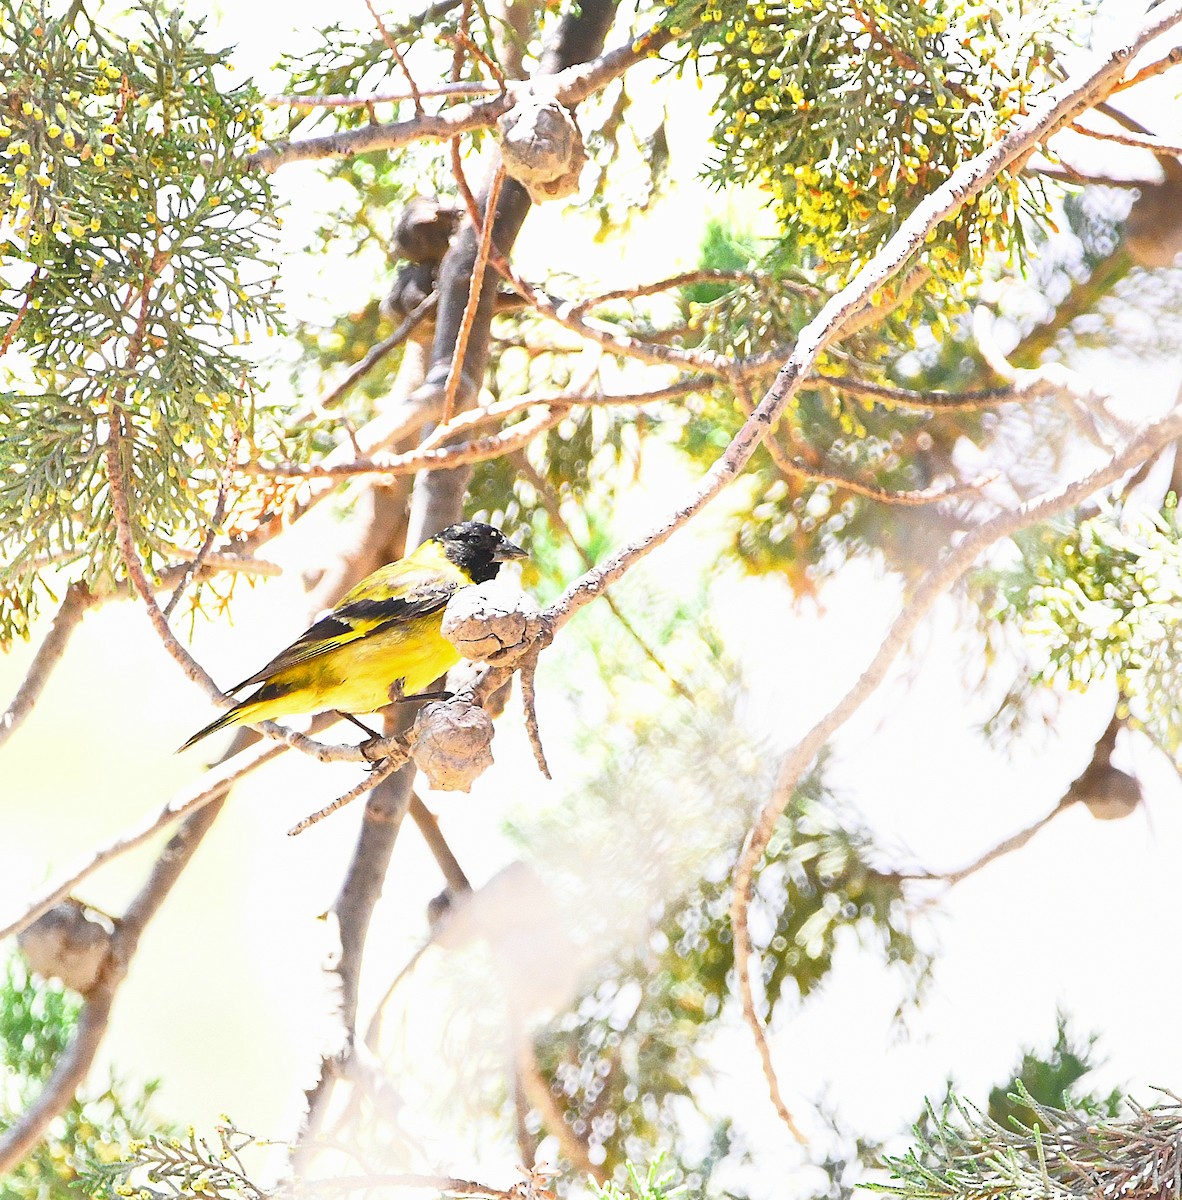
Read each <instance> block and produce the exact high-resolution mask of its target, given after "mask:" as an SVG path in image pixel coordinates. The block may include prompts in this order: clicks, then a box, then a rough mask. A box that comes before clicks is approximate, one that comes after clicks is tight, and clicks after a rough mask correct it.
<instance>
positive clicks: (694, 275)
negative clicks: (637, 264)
mask: <svg viewBox="0 0 1182 1200" xmlns="http://www.w3.org/2000/svg"><path fill="white" fill-rule="evenodd" d="M745 282H746V283H761V282H767V283H774V284H775V285H776V286H777V287H783V288H787V289H788V290H790V291H801V292H804V293H806V294H807V295H809V296H816V295H819V294H820V293H819V289H817V288H814V287H810V286H808V285H807V284H803V283H796V282H795V281H793V280H787V279H776V278H775V277H774V276H772V275H768V274H766V273H764V272H762V271H724V270H720V269H717V268H709V267H703V268H700V269H698V270H696V271H682V272H681V273H680V274H677V275H670V276H669V277H668V278H667V279H658V280H656V281H655V282H653V283H643V284H640V285H639V286H638V287H629V288H615V289H614V290H612V291H610V292H601V293H600V294H599V295H598V296H591V297H589V298H588V299H586V300H580V301H578V303H577V304H575V305H574V306H573V307H572V308H571V309H570V312H571V313H572V314H573V315H574V316H576V317H581V316H583V314H584V313H585V312H586V311H587V310H588V309H589V308H597V307H598V306H599V305H601V304H609V303H611V302H612V301H614V300H639V299H640V298H641V297H643V296H655V295H659V294H660V293H661V292H672V291H675V290H676V289H678V288H683V287H690V286H692V285H693V284H696V283H745Z"/></svg>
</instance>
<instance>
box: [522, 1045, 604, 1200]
mask: <svg viewBox="0 0 1182 1200" xmlns="http://www.w3.org/2000/svg"><path fill="white" fill-rule="evenodd" d="M517 1037H518V1042H519V1047H518V1051H517V1077H518V1079H520V1081H521V1084H522V1090H523V1091H524V1092H525V1098H526V1100H528V1101H529V1104H530V1107H531V1108H533V1110H534V1111H535V1112H536V1113H537V1114H538V1115H539V1116H540V1117H541V1118H542V1125H543V1126H544V1127H545V1129H546V1131H547V1132H548V1133H551V1134H553V1135H554V1137H555V1138H556V1139H557V1141H558V1146H559V1149H560V1150H561V1151H562V1153H563V1155H564V1156H565V1157H566V1158H567V1159H568V1160H569V1161H570V1164H571V1166H572V1167H574V1168H575V1170H576V1171H581V1172H584V1173H586V1174H587V1175H590V1176H591V1178H592V1179H594V1180H595V1181H596V1182H597V1183H605V1182H606V1181H607V1174H606V1172H605V1171H604V1169H603V1166H602V1164H597V1163H593V1162H592V1161H591V1156H590V1154H589V1153H588V1152H587V1147H586V1145H585V1144H584V1143H583V1142H582V1141H581V1140H580V1139H579V1138H578V1136H577V1135H576V1134H575V1131H574V1130H573V1129H572V1128H571V1126H570V1122H569V1121H567V1120H566V1116H565V1114H564V1113H563V1111H562V1109H561V1108H560V1107H559V1105H558V1102H557V1101H556V1100H555V1098H554V1093H553V1092H551V1091H550V1085H549V1083H547V1082H546V1077H545V1076H544V1075H543V1074H542V1072H541V1070H540V1068H539V1067H538V1059H537V1054H536V1053H535V1051H534V1044H533V1039H532V1038H531V1037H530V1034H529V1031H528V1030H525V1029H521V1030H518V1031H517Z"/></svg>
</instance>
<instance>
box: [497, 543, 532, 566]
mask: <svg viewBox="0 0 1182 1200" xmlns="http://www.w3.org/2000/svg"><path fill="white" fill-rule="evenodd" d="M511 558H529V555H528V554H527V553H526V552H525V551H524V550H522V548H521V547H520V546H515V545H514V544H513V543H512V542H511V541H509V540H508V538H502V539H501V540H500V541H499V542H498V543H497V548H496V549H495V550H494V551H493V562H508V561H509V560H510V559H511Z"/></svg>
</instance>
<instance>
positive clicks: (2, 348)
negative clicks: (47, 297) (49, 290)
mask: <svg viewBox="0 0 1182 1200" xmlns="http://www.w3.org/2000/svg"><path fill="white" fill-rule="evenodd" d="M40 272H41V268H40V267H37V268H36V269H35V270H34V271H33V274H32V275H30V276H29V282H28V283H27V284H25V298H24V299H23V300H22V301H21V306H20V308H19V309H18V310H17V314H16V316H15V317H13V318H12V320H11V321H10V322H9V323H8V328H7V329H6V330H5V331H4V337H3V338H2V339H0V358H3V357H4V356H5V354H7V353H8V348H9V346H11V345H12V343H13V339H14V338H15V337H16V335H17V331H18V330H19V329H20V327H21V323H22V322H23V321H24V319H25V314H26V313H27V312H28V311H29V305H30V304H31V303H32V300H33V289H34V287H35V286H36V284H37V278H38V276H39V274H40Z"/></svg>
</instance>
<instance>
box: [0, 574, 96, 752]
mask: <svg viewBox="0 0 1182 1200" xmlns="http://www.w3.org/2000/svg"><path fill="white" fill-rule="evenodd" d="M93 604H94V596H93V595H92V594H91V592H90V589H89V588H87V587H86V586H85V585H84V584H81V583H72V584H70V586H69V587H68V588H67V589H66V595H65V598H64V599H63V600H62V604H61V608H59V609H58V610H57V615H56V616H55V617H54V618H53V625H52V626H51V627H50V630H49V632H48V633H47V634H46V635H45V638H44V640H43V641H42V642H41V645H40V646H38V647H37V653H36V655H35V656H34V658H33V662H32V664H31V665H30V667H29V669H28V671H27V672H26V673H25V678H24V680H23V682H22V683H21V685H20V687H19V688H18V689H17V693H16V695H15V696H14V697H13V698H12V703H11V704H9V706H8V708H7V709H6V710H5V711H4V713H3V714H2V715H0V746H3V745H4V743H5V742H6V741H7V740H8V738H9V736H10V735H11V734H12V732H13V731H14V730H15V729H16V728H17V726H18V725H20V723H21V722H22V721H23V720H24V719H25V717H27V716H28V715H29V713H30V712H31V711H32V709H33V706H34V705H35V704H36V703H37V701H38V700H39V699H40V697H41V693H42V692H43V691H44V690H45V685H46V684H47V683H48V682H49V677H50V675H51V674H52V673H53V669H54V667H56V666H57V664H58V662H59V661H60V660H61V657H62V655H63V654H64V653H65V652H66V647H67V646H68V645H69V642H70V635H71V634H72V633H73V632H74V630H75V629H76V628H77V626H78V625H79V623H80V622H81V620H82V618H83V616H84V615H85V614H86V611H87V610H88V609H89V608H90V607H91V606H92V605H93Z"/></svg>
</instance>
